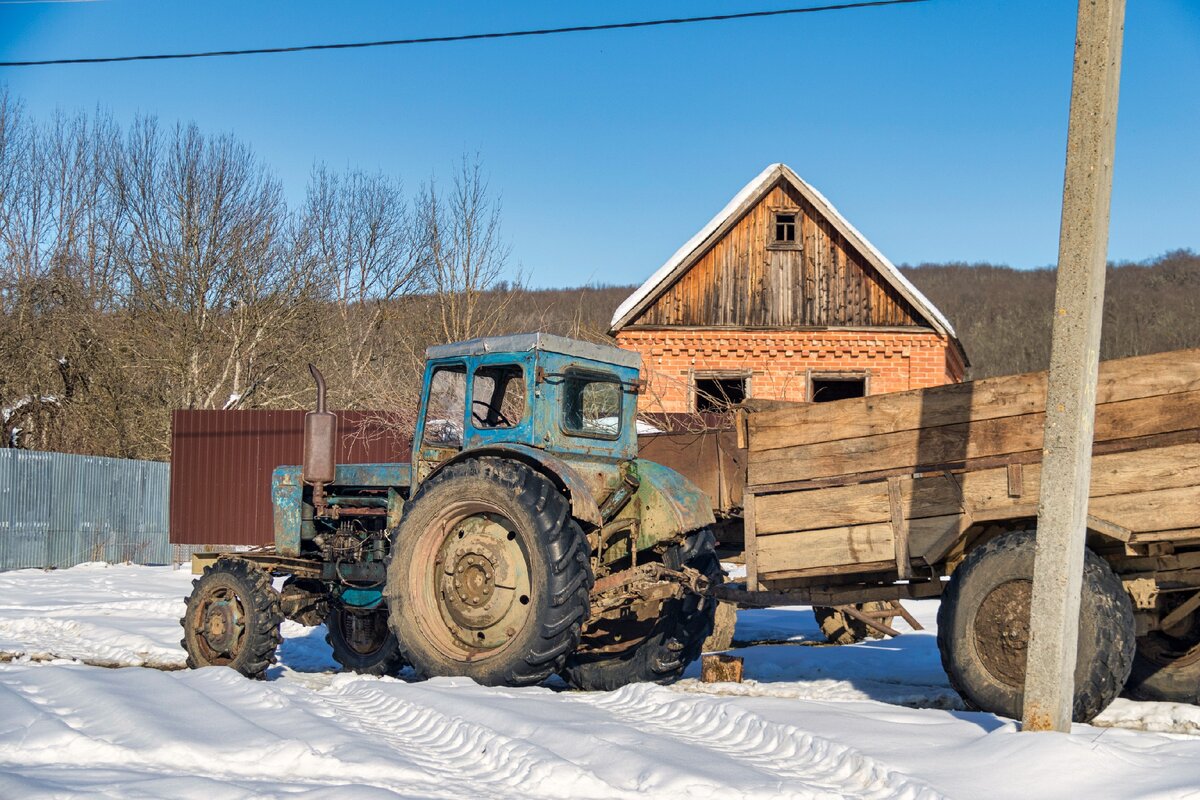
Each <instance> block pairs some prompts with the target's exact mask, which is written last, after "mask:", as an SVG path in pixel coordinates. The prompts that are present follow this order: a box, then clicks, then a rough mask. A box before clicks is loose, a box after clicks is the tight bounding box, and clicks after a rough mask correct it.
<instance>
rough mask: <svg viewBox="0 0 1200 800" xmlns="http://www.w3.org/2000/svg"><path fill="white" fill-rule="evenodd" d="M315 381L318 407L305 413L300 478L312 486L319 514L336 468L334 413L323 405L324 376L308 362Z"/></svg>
mask: <svg viewBox="0 0 1200 800" xmlns="http://www.w3.org/2000/svg"><path fill="white" fill-rule="evenodd" d="M308 371H309V372H311V373H312V376H313V380H315V381H316V382H317V410H316V411H310V412H308V413H307V414H305V415H304V462H303V464H302V465H301V467H300V476H301V478H302V479H303V481H304V482H305V483H307V484H309V485H310V486H312V487H313V505H314V506H315V507H316V511H317V514H318V515H321V514H322V513H323V512H324V509H325V487H326V486H327V485H328V484H330V483H333V479H334V476H335V473H336V470H337V460H336V456H335V454H334V446H335V444H336V442H335V437H336V436H337V415H336V414H334V413H333V412H332V411H329V410H327V409H326V407H325V378H324V376H323V375H321V371H320V370H319V369H317V368H316V366H314V365H313V364H309V365H308Z"/></svg>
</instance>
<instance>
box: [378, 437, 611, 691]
mask: <svg viewBox="0 0 1200 800" xmlns="http://www.w3.org/2000/svg"><path fill="white" fill-rule="evenodd" d="M396 538H397V544H396V549H395V555H394V557H393V559H392V562H391V565H390V566H389V567H388V580H387V589H386V595H387V601H388V608H389V611H390V622H391V628H392V631H393V632H394V633H395V634H396V638H397V640H398V642H399V648H400V652H401V654H402V656H403V657H404V658H405V660H406V661H408V662H409V663H410V664H412V666H413V668H414V670H415V671H416V673H417V675H418V676H421V677H433V676H439V675H461V676H466V677H468V678H472V679H473V680H475V681H477V682H479V683H482V684H485V685H491V686H527V685H530V684H535V683H540V682H541V681H543V680H545V679H546V678H548V677H550V675H552V674H554V673H555V672H556V671H558V670H559V669H561V668H562V665H563V662H564V660H565V659H566V657H567V655H568V654H569V653H570V652H571V651H572V650H574V649H575V647H576V646H577V645H578V644H579V636H580V628H581V626H582V624H583V621H584V619H586V618H587V614H588V609H589V604H588V592H589V590H590V588H591V584H592V574H591V568H590V565H589V561H588V544H587V539H586V538H585V537H584V535H583V532H582V531H581V530H580V528H579V525H578V523H576V522H575V520H574V519H572V518H571V514H570V505H569V504H568V502H567V499H566V498H565V497H564V496H563V494H562V492H561V491H559V489H558V488H557V487H556V486H554V484H553V483H551V482H550V480H549V479H548V478H547V477H546V476H545V475H542V474H541V473H539V472H537V471H535V470H534V469H532V468H530V467H528V466H526V465H525V464H521V463H519V462H514V461H508V460H503V459H498V458H479V459H470V460H467V461H463V462H461V463H458V464H453V465H451V466H449V467H446V468H445V469H443V470H442V471H441V472H440V473H438V474H437V475H435V476H433V477H432V478H430V479H428V480H427V481H426V482H425V483H424V484H423V485H422V486H421V488H420V489H419V490H418V492H417V494H416V496H415V497H414V498H413V500H412V502H411V503H410V504H409V509H408V513H407V514H406V516H405V518H404V521H403V522H402V523H401V526H400V529H399V531H398V533H397V537H396Z"/></svg>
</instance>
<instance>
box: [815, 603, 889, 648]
mask: <svg viewBox="0 0 1200 800" xmlns="http://www.w3.org/2000/svg"><path fill="white" fill-rule="evenodd" d="M854 607H855V608H856V609H858V610H859V611H867V612H874V611H883V610H884V609H886V608H887V607H888V604H887V603H882V602H871V603H859V604H856V605H855V606H854ZM813 616H814V617H816V618H817V625H819V626H820V627H821V633H823V634H825V641H827V642H829V643H830V644H855V643H857V642H864V641H866V640H867V639H882V638H883V634H882V633H880V632H879V631H877V630H875V629H874V628H872V627H871V626H869V625H867V623H865V622H863V621H862V620H861V619H855V618H854V617H852V616H850V615H849V614H847V613H845V612H844V611H841V610H839V609H836V608H831V607H829V606H813ZM893 619H895V615H894V614H893V615H892V616H890V617H881V618H880V620H879V621H880V622H882V623H883V624H884V625H887V626H889V627H891V624H892V620H893Z"/></svg>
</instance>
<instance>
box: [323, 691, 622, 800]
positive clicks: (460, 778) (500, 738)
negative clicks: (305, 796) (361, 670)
mask: <svg viewBox="0 0 1200 800" xmlns="http://www.w3.org/2000/svg"><path fill="white" fill-rule="evenodd" d="M392 686H393V687H395V688H400V687H398V686H395V685H394V684H393V685H392ZM313 697H314V698H316V699H319V701H320V702H321V703H323V704H324V705H326V706H328V707H329V708H330V709H331V710H332V711H334V712H335V716H334V717H333V719H334V721H336V722H337V723H338V724H343V725H346V724H348V725H349V726H351V727H353V728H354V729H356V730H357V731H359V732H361V733H365V734H367V735H368V736H370V737H372V738H373V739H375V740H378V741H382V742H384V743H385V744H387V745H388V746H389V747H391V748H392V749H393V750H395V751H396V752H397V753H400V754H402V755H403V756H404V757H405V758H407V759H409V760H411V761H412V762H414V763H417V764H420V765H421V766H422V767H423V768H424V769H426V770H427V771H428V772H430V773H432V774H433V775H435V776H443V777H445V778H446V779H447V781H448V782H449V785H451V786H453V787H454V790H453V792H452V794H453V795H455V796H460V797H461V796H468V795H478V796H481V797H488V798H495V797H513V798H527V797H529V796H531V795H534V796H538V795H540V796H548V797H561V796H563V795H564V792H565V793H566V794H568V795H570V796H571V797H595V798H612V797H618V796H621V795H622V794H624V792H622V791H621V789H620V788H619V787H615V786H613V785H612V784H610V783H608V782H607V781H605V780H603V779H602V778H600V777H599V776H597V775H596V774H595V773H593V772H591V771H590V770H587V769H585V768H584V767H581V766H579V765H578V764H574V763H571V762H569V761H567V760H565V759H563V758H562V757H560V756H558V755H557V754H555V753H553V752H551V751H549V750H546V749H545V748H542V747H538V746H536V745H533V744H530V743H529V742H526V741H523V740H520V739H515V738H512V737H510V736H508V735H506V734H503V733H501V732H500V731H497V730H495V729H494V728H491V727H489V726H487V725H483V724H479V723H476V722H470V721H468V720H466V719H463V718H462V717H458V716H452V715H450V714H446V713H444V712H442V711H439V710H437V709H436V708H433V707H431V706H428V705H424V704H420V703H415V702H412V701H410V700H408V699H406V698H404V697H400V696H398V695H397V694H395V693H394V692H387V691H384V690H383V689H380V688H374V687H372V686H370V684H369V683H368V682H367V681H365V680H355V681H353V682H351V683H349V684H347V685H344V686H341V687H335V688H332V689H327V690H324V691H321V692H317V693H314V694H313Z"/></svg>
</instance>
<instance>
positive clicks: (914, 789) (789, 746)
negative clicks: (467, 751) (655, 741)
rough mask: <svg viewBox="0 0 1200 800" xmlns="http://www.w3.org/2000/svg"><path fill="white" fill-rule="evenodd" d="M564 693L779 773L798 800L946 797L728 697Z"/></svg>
mask: <svg viewBox="0 0 1200 800" xmlns="http://www.w3.org/2000/svg"><path fill="white" fill-rule="evenodd" d="M565 697H567V698H570V699H573V700H576V701H577V702H585V703H589V704H591V705H593V706H595V707H596V708H600V709H604V710H605V711H607V712H608V713H609V714H611V715H613V716H614V717H616V718H618V719H620V720H622V721H625V722H628V723H629V724H631V725H634V726H636V727H637V728H638V729H639V730H644V731H652V732H655V733H659V734H662V735H666V736H670V737H673V738H676V739H679V740H682V741H685V742H687V743H689V744H691V745H693V746H695V747H697V748H699V749H700V750H701V751H708V752H711V753H714V754H720V755H723V756H726V757H728V758H730V759H732V760H734V761H736V762H739V763H741V764H744V765H746V766H749V767H752V768H754V769H756V770H757V771H759V772H761V773H762V774H763V775H764V776H767V777H776V778H779V779H780V780H781V781H783V785H782V786H781V787H780V788H781V790H782V791H783V792H786V793H787V794H788V795H790V796H793V797H806V798H811V797H847V798H862V800H891V799H893V798H894V799H895V800H944V797H943V795H942V794H941V793H940V792H938V791H937V790H935V789H933V788H932V787H930V786H928V785H926V784H924V783H922V782H920V781H918V780H916V779H914V778H910V777H908V776H906V775H904V774H902V773H899V772H896V771H894V770H892V769H891V768H889V767H888V766H886V765H885V764H882V763H880V762H879V761H876V760H875V759H873V758H871V757H870V756H867V755H865V754H864V753H862V752H860V751H858V750H855V749H854V748H851V747H848V746H846V745H843V744H839V743H837V742H834V741H832V740H830V739H824V738H821V737H818V736H814V735H812V734H811V733H807V732H806V731H803V730H801V729H800V728H797V727H796V726H794V725H787V724H780V723H776V722H771V721H769V720H767V719H764V718H763V717H760V716H759V715H758V714H755V713H754V712H751V711H746V710H744V709H740V708H737V707H736V706H735V705H733V704H732V703H730V702H729V701H726V700H718V699H715V698H714V699H708V698H704V699H700V698H697V697H696V696H694V695H693V696H691V697H688V696H684V695H680V694H679V693H676V692H672V691H670V690H669V689H664V688H662V687H660V686H655V685H652V684H635V685H632V686H627V687H625V688H624V689H620V690H618V691H616V692H611V693H607V694H584V695H566V696H565ZM698 757H701V758H702V757H703V756H702V755H700V756H698Z"/></svg>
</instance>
